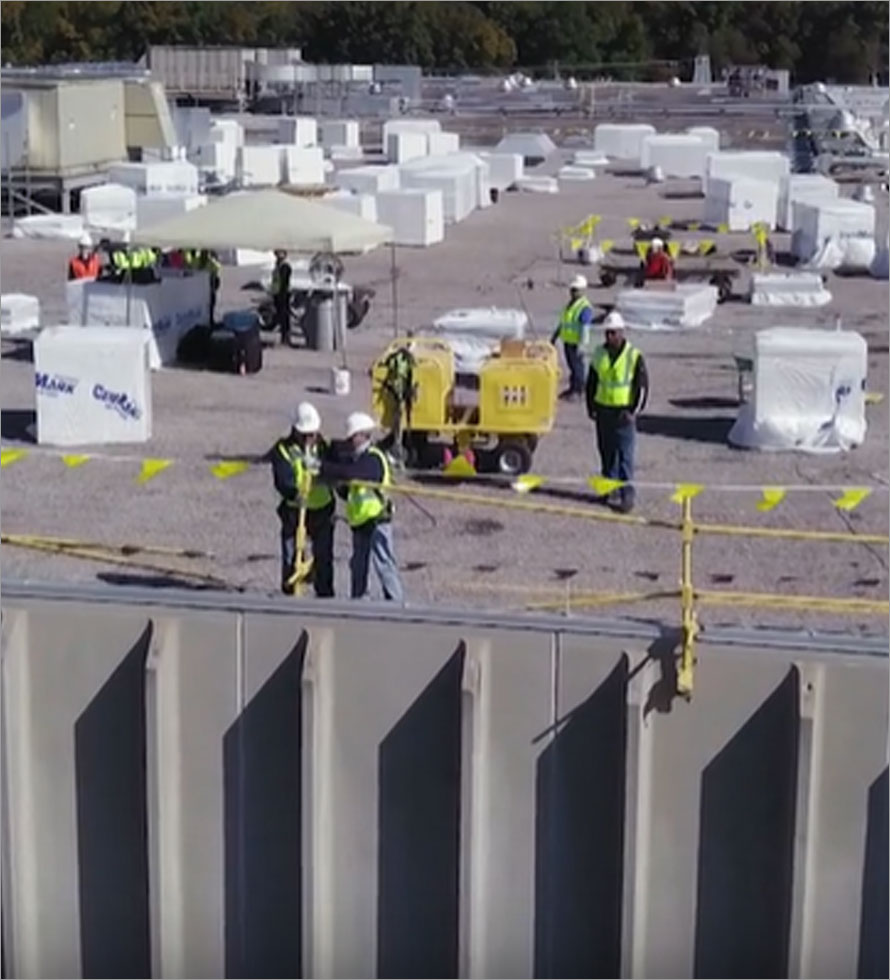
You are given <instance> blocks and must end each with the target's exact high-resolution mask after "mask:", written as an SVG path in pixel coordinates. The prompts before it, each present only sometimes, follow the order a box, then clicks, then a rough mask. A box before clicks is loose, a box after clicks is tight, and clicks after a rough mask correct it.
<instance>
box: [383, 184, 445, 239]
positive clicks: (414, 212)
mask: <svg viewBox="0 0 890 980" xmlns="http://www.w3.org/2000/svg"><path fill="white" fill-rule="evenodd" d="M377 219H378V221H380V223H381V224H384V225H389V227H390V228H392V229H393V233H394V241H395V244H396V245H419V246H422V247H426V246H428V245H435V244H436V243H437V242H441V241H442V239H443V238H444V237H445V218H444V208H443V203H442V191H441V190H437V189H436V190H434V189H428V188H419V187H417V188H414V187H409V188H403V189H401V190H394V191H381V192H380V193H379V194H378V195H377Z"/></svg>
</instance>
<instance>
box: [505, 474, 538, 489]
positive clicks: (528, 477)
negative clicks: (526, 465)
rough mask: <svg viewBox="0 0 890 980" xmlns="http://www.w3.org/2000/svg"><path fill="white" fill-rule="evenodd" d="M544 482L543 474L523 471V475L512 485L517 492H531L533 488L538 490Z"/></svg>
mask: <svg viewBox="0 0 890 980" xmlns="http://www.w3.org/2000/svg"><path fill="white" fill-rule="evenodd" d="M543 482H544V477H543V476H536V475H535V474H534V473H523V474H522V476H519V477H517V478H516V480H515V481H514V483H513V484H512V486H513V489H514V490H515V491H516V492H517V493H530V492H531V491H532V490H536V489H537V488H538V487H539V486H541V484H542V483H543Z"/></svg>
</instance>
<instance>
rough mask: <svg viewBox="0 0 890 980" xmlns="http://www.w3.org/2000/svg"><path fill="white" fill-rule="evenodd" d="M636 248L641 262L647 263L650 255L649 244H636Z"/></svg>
mask: <svg viewBox="0 0 890 980" xmlns="http://www.w3.org/2000/svg"><path fill="white" fill-rule="evenodd" d="M634 248H635V249H636V250H637V255H639V257H640V261H641V262H645V261H646V256H647V255H648V254H649V243H648V242H634Z"/></svg>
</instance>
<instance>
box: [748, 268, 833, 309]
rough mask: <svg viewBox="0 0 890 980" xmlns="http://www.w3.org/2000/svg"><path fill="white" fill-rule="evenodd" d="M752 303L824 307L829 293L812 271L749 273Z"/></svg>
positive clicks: (829, 296)
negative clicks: (750, 274)
mask: <svg viewBox="0 0 890 980" xmlns="http://www.w3.org/2000/svg"><path fill="white" fill-rule="evenodd" d="M750 296H751V304H752V305H753V306H825V304H826V303H830V302H831V293H830V292H829V291H828V290H827V289H826V288H825V284H824V283H823V282H822V276H820V275H818V274H817V273H814V272H769V273H755V274H754V275H753V276H751V293H750Z"/></svg>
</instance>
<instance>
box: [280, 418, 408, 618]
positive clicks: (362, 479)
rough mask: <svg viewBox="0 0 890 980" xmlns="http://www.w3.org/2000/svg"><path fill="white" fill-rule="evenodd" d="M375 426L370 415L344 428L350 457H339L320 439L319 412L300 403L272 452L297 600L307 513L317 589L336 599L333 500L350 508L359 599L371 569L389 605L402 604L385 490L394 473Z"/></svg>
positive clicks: (286, 587) (285, 573)
mask: <svg viewBox="0 0 890 980" xmlns="http://www.w3.org/2000/svg"><path fill="white" fill-rule="evenodd" d="M375 428H376V425H375V423H374V420H373V419H372V418H371V417H370V416H368V415H366V414H365V413H364V412H353V413H352V415H350V416H349V418H348V419H347V420H346V439H347V444H348V451H347V453H346V455H345V456H343V457H337V456H335V455H334V454H333V453H332V452H331V451H330V449H329V447H328V445H327V443H326V442H325V441H324V439H323V438H322V435H321V417H320V416H319V414H318V411H317V409H316V408H315V406H314V405H312V404H310V403H309V402H301V403H300V404H299V405H298V406H297V408H296V411H295V412H294V416H293V419H292V426H291V431H290V433H289V434H288V435H287V436H285V438H283V439H280V440H279V441H278V442H277V443H276V445H275V448H274V449H273V451H272V474H273V479H274V481H275V489H276V490H277V491H278V493H279V494H280V496H281V503H280V504H279V506H278V517H279V519H280V521H281V588H282V591H283V592H284V593H285V594H287V595H293V594H294V591H295V588H296V583H297V575H298V574H299V569H298V555H297V528H298V525H299V514H300V509H301V508H305V512H306V518H305V519H306V534H307V536H308V538H309V541H310V542H311V545H312V584H313V588H314V589H315V594H316V595H317V596H319V597H322V598H330V597H332V596H333V595H334V512H335V509H336V498H335V495H339V496H341V497H342V498H343V499H345V501H346V521H347V523H348V524H349V526H350V528H351V530H352V559H351V562H350V572H351V590H350V594H351V596H352V598H353V599H362V598H364V597H365V596H366V595H367V592H368V575H369V571H370V569H371V568H373V569H374V572H375V574H376V576H377V578H378V580H379V582H380V586H381V589H382V591H383V595H384V598H386V599H390V600H392V601H394V602H401V601H402V599H403V590H402V581H401V578H400V577H399V568H398V565H397V563H396V557H395V552H394V549H393V538H392V501H391V500H390V497H389V493H388V492H387V488H388V487H390V486H391V485H392V471H391V468H390V463H389V459H388V458H387V456H386V454H385V453H384V452H383V451H382V450H381V449H379V448H378V447H377V446H375V445H374V443H373V435H374V430H375Z"/></svg>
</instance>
